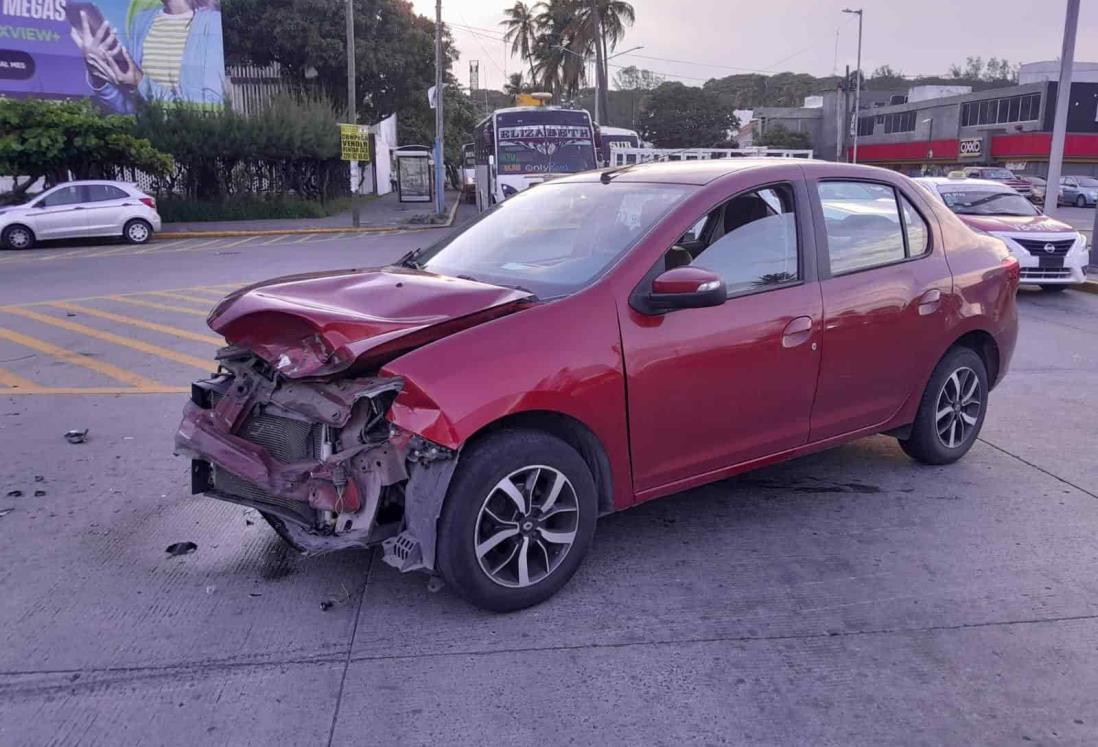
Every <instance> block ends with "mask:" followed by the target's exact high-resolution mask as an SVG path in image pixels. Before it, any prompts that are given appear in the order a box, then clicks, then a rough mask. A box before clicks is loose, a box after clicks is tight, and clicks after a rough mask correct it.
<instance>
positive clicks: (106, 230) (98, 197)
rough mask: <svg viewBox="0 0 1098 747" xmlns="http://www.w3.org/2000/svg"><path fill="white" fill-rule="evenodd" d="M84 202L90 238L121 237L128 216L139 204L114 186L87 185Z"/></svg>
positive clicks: (134, 198)
mask: <svg viewBox="0 0 1098 747" xmlns="http://www.w3.org/2000/svg"><path fill="white" fill-rule="evenodd" d="M84 200H85V204H84V207H85V208H86V209H87V212H86V214H85V216H86V218H87V221H88V235H89V236H115V235H121V234H122V224H123V223H124V222H125V219H126V216H127V215H128V214H129V213H130V212H132V208H133V206H134V205H136V204H138V203H137V198H136V197H131V196H130V195H129V194H127V193H126V192H125V191H124V190H122V189H119V188H118V187H116V186H114V185H113V184H88V185H85V186H84Z"/></svg>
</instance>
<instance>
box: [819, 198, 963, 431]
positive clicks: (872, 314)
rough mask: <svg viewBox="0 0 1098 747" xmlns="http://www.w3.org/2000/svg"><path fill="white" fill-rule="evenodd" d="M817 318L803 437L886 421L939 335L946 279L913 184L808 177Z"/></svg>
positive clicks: (914, 386)
mask: <svg viewBox="0 0 1098 747" xmlns="http://www.w3.org/2000/svg"><path fill="white" fill-rule="evenodd" d="M809 191H810V193H812V195H813V200H814V209H815V210H816V211H817V216H818V221H817V222H818V228H817V230H818V234H817V235H818V240H817V245H818V246H819V247H820V248H821V251H820V254H819V271H820V278H821V280H820V287H821V291H822V294H823V309H824V311H823V314H824V324H823V332H822V340H821V357H820V376H819V385H818V387H817V392H816V401H815V404H814V406H813V410H812V428H811V440H812V441H820V440H823V439H827V438H832V437H835V436H841V435H843V434H846V433H851V432H854V431H858V430H861V429H866V428H870V427H873V426H876V425H882V424H884V423H886V422H888V421H889V420H890V419H891V418H892V417H893V416H894V415H895V414H896V413H897V412H898V411H899V409H900V408H901V407H902V406H903V404H904V403H905V402H906V401H907V400H908V398H909V397H912V396H920V395H921V391H919V387H921V386H922V383H923V382H922V381H921V378H922V374H921V373H920V372H921V371H924V370H925V368H926V365H925V362H926V360H927V358H928V357H929V356H932V355H935V354H936V353H935V352H934V351H935V350H936V349H937V348H938V347H939V346H940V345H941V344H942V339H943V336H944V334H945V329H946V315H947V311H948V309H949V307H950V304H951V300H950V294H951V293H952V287H953V280H952V275H951V274H950V271H949V267H948V266H947V264H946V260H945V255H944V252H943V250H942V247H941V246H940V245H939V242H938V241H937V240H936V235H937V233H938V231H937V224H936V223H934V218H933V214H932V213H931V212H930V210H929V209H928V208H927V206H926V205H925V204H923V203H922V199H921V197H919V195H918V194H917V193H916V192H915V190H914V189H912V190H910V194H909V193H907V192H906V191H902V190H900V189H898V188H897V186H896V185H894V184H893V183H890V182H888V181H884V180H882V181H880V182H876V181H870V180H863V179H856V178H855V179H852V178H835V179H827V178H820V179H813V180H810V187H809Z"/></svg>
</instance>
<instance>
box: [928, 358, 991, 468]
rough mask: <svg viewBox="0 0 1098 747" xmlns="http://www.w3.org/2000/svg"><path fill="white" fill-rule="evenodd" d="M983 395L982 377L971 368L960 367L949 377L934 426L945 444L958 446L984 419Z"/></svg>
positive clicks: (937, 409) (939, 438) (943, 388)
mask: <svg viewBox="0 0 1098 747" xmlns="http://www.w3.org/2000/svg"><path fill="white" fill-rule="evenodd" d="M982 397H983V391H982V386H981V384H980V377H979V376H978V375H977V374H976V372H975V371H973V370H972V369H971V368H969V367H967V366H964V367H962V368H958V369H957V370H956V371H954V372H953V373H952V374H950V376H949V378H948V379H946V381H945V384H943V385H942V390H941V391H940V392H939V393H938V406H937V408H936V410H935V415H934V428H935V430H936V431H937V433H938V440H939V441H941V442H942V445H943V446H945V447H946V448H948V449H955V448H957V447H959V446H961V445H962V444H964V443H965V442H966V441H967V440H968V439H969V437H970V436H971V435H972V433H973V431H975V429H976V424H977V423H979V422H980V409H981V408H982V407H983V399H982Z"/></svg>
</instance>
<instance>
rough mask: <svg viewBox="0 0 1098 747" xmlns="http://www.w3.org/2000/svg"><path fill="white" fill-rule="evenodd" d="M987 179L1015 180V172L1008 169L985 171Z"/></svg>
mask: <svg viewBox="0 0 1098 747" xmlns="http://www.w3.org/2000/svg"><path fill="white" fill-rule="evenodd" d="M983 173H984V178H985V179H1013V178H1014V172H1013V171H1009V170H1007V169H984V172H983Z"/></svg>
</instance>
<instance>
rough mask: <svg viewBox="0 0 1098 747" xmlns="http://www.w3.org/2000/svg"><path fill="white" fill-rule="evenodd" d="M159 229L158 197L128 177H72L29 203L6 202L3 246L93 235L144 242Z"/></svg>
mask: <svg viewBox="0 0 1098 747" xmlns="http://www.w3.org/2000/svg"><path fill="white" fill-rule="evenodd" d="M159 230H160V214H159V213H157V212H156V200H154V199H153V198H152V197H149V196H148V195H147V194H145V193H144V192H142V191H141V190H140V189H138V188H137V187H136V186H134V185H133V184H127V183H125V182H105V181H84V182H66V183H65V184H59V185H57V186H56V187H54V188H53V189H49V190H46V191H45V192H43V193H42V194H40V195H38V197H36V198H34V199H33V200H31V201H30V202H28V203H26V204H25V205H15V206H13V207H0V246H3V247H4V248H6V249H30V248H31V247H32V246H34V243H35V242H36V241H52V240H54V239H72V238H88V237H93V236H121V237H122V238H123V239H125V240H126V241H128V242H130V243H131V244H144V243H145V242H147V241H148V240H149V239H151V238H152V235H153V233H155V232H156V231H159Z"/></svg>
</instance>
